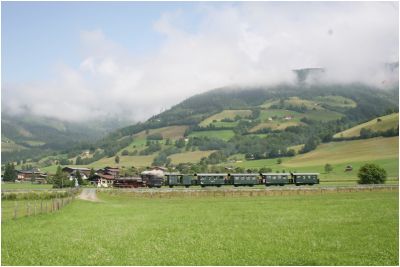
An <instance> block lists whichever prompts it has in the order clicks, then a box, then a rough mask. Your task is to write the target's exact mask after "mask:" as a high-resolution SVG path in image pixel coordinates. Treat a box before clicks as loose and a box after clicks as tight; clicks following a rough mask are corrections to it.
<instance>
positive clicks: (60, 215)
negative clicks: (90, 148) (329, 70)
mask: <svg viewBox="0 0 400 267" xmlns="http://www.w3.org/2000/svg"><path fill="white" fill-rule="evenodd" d="M99 197H100V199H101V200H102V201H103V202H98V203H93V202H85V201H81V200H77V201H75V202H74V203H72V204H70V205H68V206H66V207H65V208H63V209H62V210H60V211H58V212H55V213H52V214H43V215H39V216H36V217H25V218H20V219H17V220H15V221H14V220H9V221H5V222H3V223H2V228H1V231H2V241H1V242H2V246H1V249H2V253H1V257H2V264H3V265H398V264H399V258H398V250H399V243H398V242H399V239H398V236H399V228H398V227H399V222H398V216H399V206H398V201H399V199H398V192H357V193H335V194H327V195H291V196H258V197H244V196H242V197H240V196H238V197H225V198H223V197H216V198H214V197H197V198H195V197H193V198H188V197H186V198H185V197H176V198H171V199H167V198H157V199H149V198H135V197H129V196H109V195H106V193H101V194H100V195H99Z"/></svg>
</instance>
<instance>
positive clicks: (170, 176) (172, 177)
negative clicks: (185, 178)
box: [165, 173, 182, 188]
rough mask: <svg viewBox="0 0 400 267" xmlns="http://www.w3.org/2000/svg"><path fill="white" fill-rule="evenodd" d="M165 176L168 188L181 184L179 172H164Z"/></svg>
mask: <svg viewBox="0 0 400 267" xmlns="http://www.w3.org/2000/svg"><path fill="white" fill-rule="evenodd" d="M165 177H166V182H167V185H168V186H169V187H170V188H172V187H174V186H176V185H181V182H180V180H181V178H182V175H181V174H179V173H166V174H165Z"/></svg>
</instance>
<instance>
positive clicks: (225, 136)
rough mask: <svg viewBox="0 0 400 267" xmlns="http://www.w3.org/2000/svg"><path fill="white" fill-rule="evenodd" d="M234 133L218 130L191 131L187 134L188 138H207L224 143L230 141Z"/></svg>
mask: <svg viewBox="0 0 400 267" xmlns="http://www.w3.org/2000/svg"><path fill="white" fill-rule="evenodd" d="M234 135H235V133H234V132H233V131H232V130H218V131H193V132H191V133H190V134H189V137H200V136H205V137H209V138H219V139H222V140H225V141H228V140H229V139H231V138H232V137H233V136H234Z"/></svg>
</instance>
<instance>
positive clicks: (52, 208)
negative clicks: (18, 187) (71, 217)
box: [1, 191, 78, 221]
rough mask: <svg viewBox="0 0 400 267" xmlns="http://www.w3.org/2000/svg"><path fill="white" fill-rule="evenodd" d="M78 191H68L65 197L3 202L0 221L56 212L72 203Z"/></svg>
mask: <svg viewBox="0 0 400 267" xmlns="http://www.w3.org/2000/svg"><path fill="white" fill-rule="evenodd" d="M77 193H78V191H70V192H69V194H68V195H67V196H64V197H55V198H51V199H28V200H25V199H23V200H3V201H2V207H1V208H2V212H1V220H2V221H5V220H9V219H14V220H15V219H17V218H21V217H27V216H36V215H40V214H46V213H53V212H56V211H58V210H60V209H62V208H63V207H65V206H66V205H68V204H70V203H71V202H73V201H74V199H75V196H76V194H77Z"/></svg>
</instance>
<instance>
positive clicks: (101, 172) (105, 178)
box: [92, 166, 119, 187]
mask: <svg viewBox="0 0 400 267" xmlns="http://www.w3.org/2000/svg"><path fill="white" fill-rule="evenodd" d="M116 178H119V168H115V167H108V166H107V167H105V168H103V169H98V170H97V171H96V173H95V175H94V179H93V180H92V182H93V183H94V184H97V187H112V186H113V184H114V181H115V179H116Z"/></svg>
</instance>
